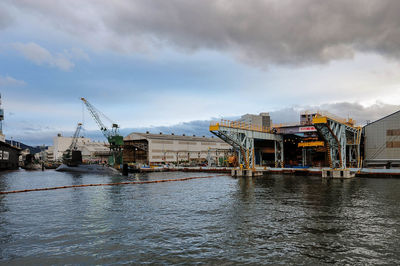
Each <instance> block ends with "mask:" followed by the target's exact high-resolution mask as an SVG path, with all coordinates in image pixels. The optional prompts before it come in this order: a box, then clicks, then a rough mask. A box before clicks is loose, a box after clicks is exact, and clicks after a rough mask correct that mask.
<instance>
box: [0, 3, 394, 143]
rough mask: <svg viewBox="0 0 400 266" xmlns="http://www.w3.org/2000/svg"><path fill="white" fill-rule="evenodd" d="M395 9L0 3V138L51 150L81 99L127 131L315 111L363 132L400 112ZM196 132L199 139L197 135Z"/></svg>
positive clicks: (285, 117)
mask: <svg viewBox="0 0 400 266" xmlns="http://www.w3.org/2000/svg"><path fill="white" fill-rule="evenodd" d="M399 12H400V1H398V0H352V1H347V0H330V1H320V0H246V1H242V0H237V1H236V0H202V1H198V0H166V1H160V0H131V1H125V0H124V1H122V0H113V1H109V0H91V1H85V0H69V1H62V0H35V1H31V0H2V1H1V2H0V92H1V94H2V99H3V107H4V108H5V115H6V120H5V121H4V132H5V133H6V135H7V137H8V138H10V137H13V139H17V140H21V141H23V142H25V143H28V144H43V143H46V144H51V142H52V139H51V137H52V136H54V134H56V133H57V132H63V133H64V134H71V131H73V130H74V128H75V125H76V124H77V123H78V122H79V121H82V120H84V122H85V124H86V129H87V130H88V132H91V131H93V130H96V125H95V124H94V122H93V121H92V119H91V117H89V114H88V113H87V112H83V106H82V103H81V101H80V100H79V99H80V97H86V98H87V99H88V100H89V101H90V102H91V103H92V104H93V105H95V106H96V107H97V108H98V109H100V110H101V111H102V112H103V113H105V114H107V116H109V117H111V118H112V119H113V120H115V121H116V122H118V123H119V124H121V126H122V128H123V129H124V130H123V132H124V133H127V132H129V131H130V130H132V129H134V130H145V129H152V130H154V131H158V130H166V131H167V132H166V133H168V131H174V130H175V131H178V132H181V131H187V132H189V133H192V132H196V133H197V132H198V134H202V133H204V132H207V124H208V123H209V120H212V119H220V118H221V117H233V118H234V117H237V116H240V115H241V114H244V113H259V112H264V111H267V112H268V111H269V112H270V113H271V115H272V118H273V120H274V121H275V122H293V121H296V120H297V116H298V112H299V111H301V110H304V109H324V110H328V111H331V112H334V113H336V114H338V115H341V116H345V117H347V116H350V117H353V118H355V119H356V120H358V122H359V123H365V121H366V120H371V121H373V120H375V119H377V118H379V117H381V116H383V115H387V114H389V113H391V112H393V111H396V110H398V109H400V106H399V103H400V93H399V92H400V91H399V90H400V65H399V63H400V16H399V15H398V14H399ZM204 128H205V130H204Z"/></svg>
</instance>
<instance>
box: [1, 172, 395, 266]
mask: <svg viewBox="0 0 400 266" xmlns="http://www.w3.org/2000/svg"><path fill="white" fill-rule="evenodd" d="M201 175H209V174H202V173H152V174H144V175H138V176H132V177H118V176H117V177H111V176H100V175H86V174H85V175H77V174H68V173H58V172H55V171H45V172H40V171H39V172H25V171H17V172H8V173H1V174H0V191H8V190H18V189H28V188H39V187H50V186H64V185H77V184H89V183H107V182H119V181H127V180H129V181H134V180H154V179H163V178H179V177H187V176H201ZM215 176H216V177H214V178H210V179H195V180H189V181H183V182H169V183H156V184H143V185H125V186H112V187H86V188H75V189H64V190H54V191H40V192H30V193H20V194H8V195H0V264H16V265H21V264H25V265H26V264H31V265H43V264H116V263H128V264H136V263H153V264H194V263H208V264H277V263H282V264H295V265H299V264H325V263H327V264H330V263H336V264H361V265H365V264H399V263H400V248H399V247H400V206H399V204H400V179H373V178H371V179H358V178H357V179H353V180H343V181H341V180H330V181H326V180H322V179H321V178H319V177H300V176H270V177H263V178H257V179H253V180H248V179H234V178H231V177H230V176H217V175H215Z"/></svg>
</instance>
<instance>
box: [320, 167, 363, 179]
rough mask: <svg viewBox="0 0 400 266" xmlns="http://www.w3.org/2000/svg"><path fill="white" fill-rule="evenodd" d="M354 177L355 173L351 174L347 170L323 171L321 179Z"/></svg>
mask: <svg viewBox="0 0 400 266" xmlns="http://www.w3.org/2000/svg"><path fill="white" fill-rule="evenodd" d="M355 176H356V173H355V172H351V171H350V170H349V169H323V170H322V177H323V178H339V179H340V178H343V179H344V178H353V177H355Z"/></svg>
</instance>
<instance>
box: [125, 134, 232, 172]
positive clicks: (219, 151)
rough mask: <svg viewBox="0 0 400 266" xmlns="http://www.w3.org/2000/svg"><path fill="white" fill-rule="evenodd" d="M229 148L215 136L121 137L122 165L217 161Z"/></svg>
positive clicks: (153, 135)
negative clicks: (125, 163) (122, 139)
mask: <svg viewBox="0 0 400 266" xmlns="http://www.w3.org/2000/svg"><path fill="white" fill-rule="evenodd" d="M230 149H231V146H230V145H229V144H227V143H225V142H223V141H222V140H220V139H218V138H214V137H211V138H208V137H196V136H185V135H182V136H180V135H173V134H172V135H165V134H162V133H160V134H150V133H131V134H129V135H128V136H126V137H125V138H124V162H127V163H143V164H150V165H152V164H160V163H175V164H179V163H180V162H194V161H195V162H201V161H205V160H208V159H210V156H212V157H213V158H212V159H213V160H214V161H215V162H216V161H218V159H219V158H220V157H224V156H226V155H227V154H228V153H229V151H230Z"/></svg>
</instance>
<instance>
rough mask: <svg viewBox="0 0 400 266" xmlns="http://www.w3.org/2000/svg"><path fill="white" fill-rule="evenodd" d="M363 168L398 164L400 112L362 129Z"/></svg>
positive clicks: (399, 154) (399, 159)
mask: <svg viewBox="0 0 400 266" xmlns="http://www.w3.org/2000/svg"><path fill="white" fill-rule="evenodd" d="M364 138H365V140H364V145H365V146H364V152H365V154H364V162H365V164H364V166H379V165H386V166H388V167H390V166H391V165H394V164H396V165H399V164H400V111H397V112H395V113H393V114H391V115H388V116H385V117H383V118H381V119H379V120H377V121H375V122H372V123H370V124H368V125H366V126H365V127H364Z"/></svg>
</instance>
